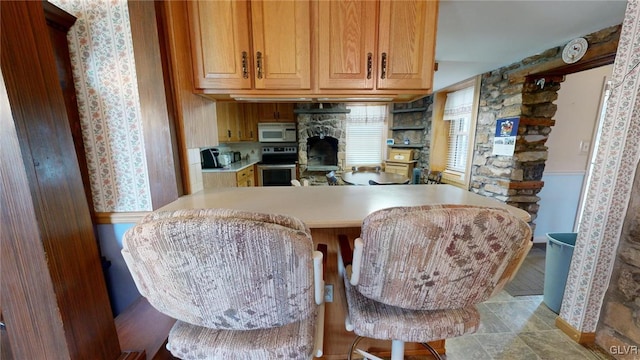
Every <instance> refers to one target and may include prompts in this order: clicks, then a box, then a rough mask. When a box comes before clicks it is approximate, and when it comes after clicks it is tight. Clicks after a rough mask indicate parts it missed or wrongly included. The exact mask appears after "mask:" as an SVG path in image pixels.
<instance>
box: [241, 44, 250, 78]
mask: <svg viewBox="0 0 640 360" xmlns="http://www.w3.org/2000/svg"><path fill="white" fill-rule="evenodd" d="M242 77H243V78H245V79H247V78H249V71H248V69H247V52H246V51H243V52H242Z"/></svg>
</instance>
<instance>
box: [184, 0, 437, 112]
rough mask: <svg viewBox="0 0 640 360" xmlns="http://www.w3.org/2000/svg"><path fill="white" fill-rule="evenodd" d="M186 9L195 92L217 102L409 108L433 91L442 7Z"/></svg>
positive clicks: (250, 4)
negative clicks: (375, 103)
mask: <svg viewBox="0 0 640 360" xmlns="http://www.w3.org/2000/svg"><path fill="white" fill-rule="evenodd" d="M186 7H187V9H188V19H189V34H190V43H191V46H192V49H191V52H190V53H191V57H192V67H193V75H194V90H195V92H197V93H199V94H202V95H204V96H207V97H210V98H212V99H223V98H224V99H229V98H243V97H245V98H267V97H269V98H281V99H289V100H290V99H292V98H318V99H322V100H320V101H330V99H332V98H344V97H364V98H371V97H375V98H381V97H382V98H390V99H394V100H397V101H407V100H412V99H416V98H419V97H422V96H424V95H427V94H429V93H430V91H431V88H432V83H433V72H434V65H435V64H434V53H435V36H436V29H437V17H438V1H436V0H406V1H390V0H379V1H374V0H371V1H368V0H359V1H310V0H299V1H265V0H237V1H233V0H218V1H187V5H186ZM312 54H313V57H312V56H311V55H312Z"/></svg>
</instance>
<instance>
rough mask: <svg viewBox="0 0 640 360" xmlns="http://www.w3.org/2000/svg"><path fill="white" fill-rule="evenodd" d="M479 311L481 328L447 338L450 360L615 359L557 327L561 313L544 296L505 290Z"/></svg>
mask: <svg viewBox="0 0 640 360" xmlns="http://www.w3.org/2000/svg"><path fill="white" fill-rule="evenodd" d="M478 310H479V311H480V316H481V321H480V328H479V329H478V331H477V332H476V333H474V334H470V335H465V336H461V337H459V338H454V339H449V340H447V345H446V346H447V356H446V359H447V360H470V359H473V360H484V359H504V360H512V359H523V360H534V359H545V360H546V359H549V360H556V359H567V360H573V359H575V360H579V359H580V360H581V359H612V357H610V356H608V355H607V354H604V353H600V352H598V351H596V350H592V349H588V348H585V347H583V346H581V345H579V344H577V343H576V342H574V341H573V340H571V338H569V336H567V335H566V334H564V333H563V332H562V331H561V330H559V329H558V328H556V326H555V318H556V317H557V315H556V314H555V313H554V312H553V311H551V310H550V309H549V308H547V306H546V305H545V304H544V303H543V302H542V295H538V296H518V297H513V296H511V295H509V294H508V293H506V292H505V291H503V292H501V293H499V294H498V295H496V296H494V297H493V298H492V299H490V300H489V301H487V302H485V303H482V304H480V305H479V306H478Z"/></svg>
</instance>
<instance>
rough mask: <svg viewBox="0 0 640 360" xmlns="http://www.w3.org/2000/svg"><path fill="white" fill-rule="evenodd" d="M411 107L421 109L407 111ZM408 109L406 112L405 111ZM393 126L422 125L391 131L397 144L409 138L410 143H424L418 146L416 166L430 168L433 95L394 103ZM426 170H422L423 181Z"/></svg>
mask: <svg viewBox="0 0 640 360" xmlns="http://www.w3.org/2000/svg"><path fill="white" fill-rule="evenodd" d="M411 109H421V110H420V111H407V110H411ZM422 109H424V110H422ZM405 111H406V112H405ZM392 112H394V114H393V126H394V127H398V126H404V127H411V126H415V127H422V126H424V128H423V129H418V130H396V131H391V136H392V137H393V139H394V141H395V143H396V144H402V143H403V141H404V139H405V138H407V139H409V143H410V144H423V146H422V147H419V148H416V149H415V150H416V151H418V152H419V153H420V154H419V157H418V159H417V160H418V162H417V163H416V168H421V169H423V170H424V169H427V170H428V169H429V156H430V154H431V123H432V119H433V96H432V95H431V96H425V97H423V98H421V99H418V100H415V101H413V102H409V103H396V104H393V108H392ZM424 176H426V171H423V172H422V177H423V182H424Z"/></svg>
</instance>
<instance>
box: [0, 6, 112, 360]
mask: <svg viewBox="0 0 640 360" xmlns="http://www.w3.org/2000/svg"><path fill="white" fill-rule="evenodd" d="M0 17H1V29H0V34H1V35H0V37H1V41H2V42H1V46H2V52H1V59H2V61H1V71H2V75H3V81H4V84H5V86H6V96H3V98H4V99H7V98H8V102H9V104H10V109H11V114H9V113H8V110H6V109H8V108H7V107H5V106H3V107H2V109H3V110H2V112H3V116H2V123H3V126H2V132H3V134H2V135H3V136H2V137H1V139H2V140H1V141H2V145H3V146H2V149H3V151H2V155H1V156H2V158H3V161H2V178H3V179H2V200H3V202H2V203H3V206H2V223H3V226H2V234H3V236H2V239H3V241H2V251H3V253H2V254H3V255H2V256H3V269H2V270H3V272H2V288H3V290H4V291H2V311H3V316H4V318H5V320H6V324H7V329H8V333H9V339H10V342H11V348H12V351H13V354H14V356H15V357H16V358H18V359H22V358H25V359H36V358H37V359H47V358H56V359H59V358H71V359H115V358H117V357H118V356H119V355H120V346H119V343H118V338H117V334H116V332H115V325H114V322H113V317H112V313H111V308H110V306H109V299H108V296H107V290H106V286H105V282H104V277H103V274H102V266H101V263H100V258H99V255H98V250H97V244H96V241H95V237H94V234H93V227H92V224H91V218H90V215H89V208H88V205H87V200H86V198H85V195H84V188H83V184H82V180H81V176H80V170H79V167H78V162H77V159H76V156H75V155H74V152H75V149H74V144H73V140H72V136H71V131H70V128H69V123H68V117H67V113H66V109H65V103H64V98H63V94H62V90H61V89H60V84H59V79H58V75H57V72H56V67H55V66H56V65H55V64H56V62H55V59H54V53H53V50H52V45H51V40H50V39H49V37H48V36H42V34H47V33H48V29H47V25H46V22H45V18H44V11H43V5H42V2H39V1H33V2H32V1H21V2H17V1H16V2H13V1H2V2H0ZM2 94H4V91H3V92H2ZM5 115H7V116H5ZM5 123H6V125H7V126H5ZM12 129H15V132H12V131H10V130H12ZM5 132H8V135H9V136H7V137H5V136H4V135H5ZM16 144H17V145H16ZM5 145H7V146H5ZM18 147H19V153H18ZM7 156H11V157H10V158H8V159H5V157H7ZM4 224H7V225H4ZM5 234H6V236H5ZM6 251H9V253H10V254H11V255H10V256H6V255H5V254H6ZM45 258H46V260H45ZM9 259H10V260H9ZM9 275H11V276H9ZM5 289H6V290H5Z"/></svg>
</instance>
